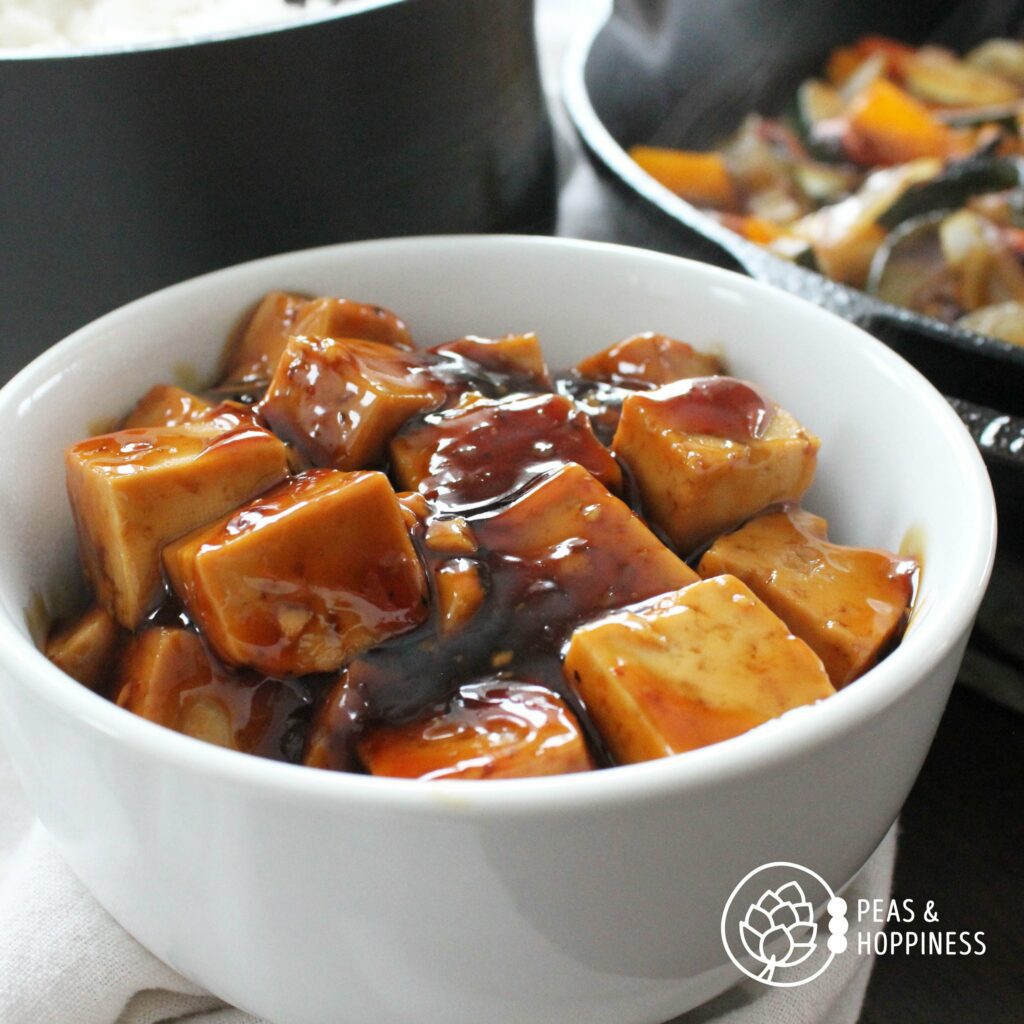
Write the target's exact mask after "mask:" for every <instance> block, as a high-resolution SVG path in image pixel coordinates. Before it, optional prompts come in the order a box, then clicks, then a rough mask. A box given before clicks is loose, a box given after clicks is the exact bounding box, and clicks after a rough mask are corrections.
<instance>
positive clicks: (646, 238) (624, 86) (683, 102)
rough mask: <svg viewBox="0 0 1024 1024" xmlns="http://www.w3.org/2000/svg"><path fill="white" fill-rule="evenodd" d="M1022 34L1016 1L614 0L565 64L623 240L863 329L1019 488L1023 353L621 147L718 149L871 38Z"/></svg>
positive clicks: (569, 96)
mask: <svg viewBox="0 0 1024 1024" xmlns="http://www.w3.org/2000/svg"><path fill="white" fill-rule="evenodd" d="M1022 28H1024V3H1021V2H1020V0H960V2H954V3H949V2H946V3H942V2H938V0H918V2H916V3H914V4H901V3H894V2H892V0H887V2H885V3H882V2H877V0H875V2H861V3H857V4H853V3H846V4H830V3H823V2H822V0H616V3H615V4H614V7H613V9H612V11H611V13H610V15H609V16H608V18H607V20H604V21H603V22H602V23H601V24H599V25H598V26H596V27H595V28H592V29H590V30H588V31H587V32H586V33H584V35H583V36H582V37H581V38H580V39H579V40H578V41H577V45H576V46H575V47H574V48H573V50H572V52H571V53H570V56H569V58H568V62H567V66H566V74H565V99H566V105H567V107H568V109H569V114H570V116H571V117H572V120H573V122H574V124H575V126H576V129H577V131H578V132H579V134H580V136H581V138H582V139H583V142H584V144H585V146H586V148H587V150H588V151H589V153H590V155H591V157H592V158H593V159H594V161H595V163H596V164H597V166H598V169H599V170H600V171H602V172H603V177H604V179H605V181H607V182H608V183H609V184H610V185H611V186H612V190H611V196H610V198H611V199H612V200H613V202H614V204H615V205H614V207H613V217H614V220H615V222H616V227H617V228H618V229H619V231H620V233H621V235H622V236H623V240H626V241H633V242H641V241H642V244H646V245H648V246H649V247H655V248H662V249H666V250H668V251H672V252H677V253H681V254H684V255H693V256H697V257H699V258H701V259H705V260H708V261H709V262H714V263H718V264H720V265H722V266H727V267H731V268H733V269H738V270H742V271H745V272H747V273H748V274H750V275H751V276H753V277H756V278H760V279H761V280H764V281H768V282H770V283H772V284H776V285H779V286H781V287H783V288H786V289H787V290H788V291H791V292H794V293H796V294H798V295H801V296H803V297H804V298H807V299H810V300H811V301H813V302H815V303H816V304H818V305H821V306H825V307H827V308H829V309H831V310H833V311H835V312H837V313H839V314H840V315H842V316H844V317H846V318H847V319H849V320H852V321H854V322H855V323H857V324H859V325H861V326H862V327H864V328H866V329H867V330H868V331H870V332H871V333H872V334H874V335H876V336H877V337H879V338H881V339H882V340H883V341H885V342H887V343H888V344H890V345H891V346H892V347H893V348H895V349H897V350H898V351H900V352H901V353H902V354H903V355H904V356H906V357H907V358H908V359H909V360H910V361H911V362H913V363H915V364H916V365H917V366H918V367H919V368H920V369H921V370H922V371H923V372H925V373H926V374H927V375H928V376H929V377H930V378H931V379H932V380H933V381H934V382H935V383H936V384H937V385H938V386H939V387H940V388H941V389H942V390H943V391H944V392H946V393H947V394H952V395H956V396H958V397H959V399H960V401H959V402H958V403H955V404H956V406H957V408H958V411H959V412H960V413H961V415H962V417H963V418H964V419H965V422H967V424H968V427H969V428H970V429H972V432H973V433H974V434H975V437H976V438H977V439H978V441H979V443H980V444H981V446H982V448H983V450H984V451H985V452H986V455H987V457H988V460H989V464H990V467H992V468H993V469H994V468H995V467H996V466H997V465H998V466H999V467H1002V469H1001V470H1000V472H1003V470H1005V469H1006V467H1011V468H1012V470H1015V471H1016V472H1017V473H1019V474H1020V479H1019V482H1018V483H1017V484H1016V485H1015V489H1016V490H1017V491H1018V492H1019V491H1024V420H1022V419H1019V418H1017V417H1024V349H1022V348H1019V347H1016V346H1014V345H1010V344H1007V343H1005V342H1001V341H997V340H995V339H992V338H985V337H982V336H981V335H977V334H973V333H971V332H968V331H964V330H960V329H957V328H953V327H949V326H947V325H945V324H943V323H940V322H939V321H937V320H934V319H932V318H930V317H924V316H920V315H918V314H915V313H912V312H909V311H907V310H902V309H899V308H897V307H895V306H892V305H890V304H888V303H885V302H881V301H879V300H877V299H874V298H872V297H871V296H868V295H866V294H865V293H863V292H861V291H858V290H856V289H852V288H849V287H846V286H845V285H840V284H836V283H835V282H832V281H829V280H827V279H826V278H824V277H822V276H821V275H820V274H816V273H813V272H812V271H808V270H804V269H803V268H801V267H797V266H794V265H793V264H791V263H789V262H787V261H785V260H782V259H779V258H777V257H775V256H773V255H772V254H771V253H768V252H766V251H765V250H764V249H761V248H760V247H759V246H756V245H754V244H752V243H750V242H747V241H746V240H745V239H743V238H741V237H739V236H738V235H736V234H734V233H733V232H731V231H729V230H727V229H726V228H724V227H722V226H721V225H720V224H719V223H718V222H717V221H715V220H714V219H712V218H711V217H708V216H706V215H705V214H703V213H701V212H700V211H699V210H698V209H696V208H695V207H693V206H691V205H690V204H689V203H687V202H685V201H684V200H682V199H679V198H678V197H677V196H675V195H673V194H672V193H671V192H669V191H668V190H667V189H665V188H663V187H662V186H661V185H659V184H658V183H657V182H655V181H654V180H653V179H652V178H650V177H649V176H648V175H647V174H646V173H644V172H643V171H642V170H641V169H640V168H639V167H638V166H636V164H634V163H633V161H632V160H630V159H629V157H628V156H627V155H626V152H625V149H626V147H628V146H630V145H632V144H634V143H639V142H651V143H654V144H665V145H678V146H684V147H687V146H689V147H693V148H701V147H708V148H710V147H712V146H714V145H715V144H716V143H718V142H720V141H721V139H722V138H724V137H725V136H726V135H728V134H729V132H731V131H732V130H733V129H734V128H735V127H736V126H737V125H738V124H739V122H740V120H741V119H742V118H743V116H744V115H745V114H746V113H748V112H750V111H752V110H757V111H760V112H762V113H765V114H774V113H778V112H779V105H780V104H784V103H786V102H787V101H788V99H789V98H790V97H791V96H792V95H793V93H794V92H795V90H796V87H797V86H798V85H799V84H800V82H801V81H803V79H804V78H806V77H808V76H810V75H812V74H815V73H817V72H818V71H819V69H820V67H821V64H822V62H823V60H824V59H825V57H826V55H827V54H828V52H829V50H831V49H832V48H833V47H835V46H838V45H840V44H842V43H844V42H849V41H852V40H855V39H856V38H858V37H859V36H861V35H864V34H866V33H868V32H875V33H884V34H887V35H892V36H895V37H896V38H899V39H904V40H907V41H908V42H910V43H921V42H925V41H927V40H931V41H935V42H940V43H945V44H947V45H951V46H954V47H956V48H958V49H964V48H967V47H969V46H971V45H973V44H974V43H975V42H978V41H981V40H983V39H987V38H990V37H992V36H1007V35H1012V36H1017V35H1020V34H1021V30H1022ZM972 403H973V405H972ZM978 406H981V407H982V408H978ZM993 409H997V410H1002V411H1003V412H1004V413H1007V414H1010V415H1002V414H1001V413H997V412H993V411H992V410H993ZM993 424H994V425H993ZM1015 439H1016V442H1017V443H1014V441H1015ZM994 475H996V474H995V472H994ZM1018 507H1019V506H1018Z"/></svg>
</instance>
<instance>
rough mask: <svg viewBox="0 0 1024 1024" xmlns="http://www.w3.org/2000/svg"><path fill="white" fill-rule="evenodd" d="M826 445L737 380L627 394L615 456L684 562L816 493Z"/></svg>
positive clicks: (707, 379) (701, 381)
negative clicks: (763, 514) (748, 523)
mask: <svg viewBox="0 0 1024 1024" xmlns="http://www.w3.org/2000/svg"><path fill="white" fill-rule="evenodd" d="M819 447H820V442H819V441H818V439H817V438H816V437H815V436H814V435H813V434H811V433H810V432H809V431H807V430H806V429H804V427H802V426H801V425H800V424H799V423H798V422H797V421H796V420H795V419H794V418H793V416H791V415H790V414H789V413H788V412H786V411H785V410H784V409H780V408H779V407H778V406H776V405H774V404H773V403H772V402H770V401H768V400H767V399H765V398H764V397H763V396H761V395H760V394H759V393H758V392H757V391H756V390H755V389H754V388H753V387H751V386H750V385H749V384H746V383H744V382H743V381H738V380H734V379H733V378H731V377H704V378H696V379H693V380H686V381H680V382H678V383H676V384H669V385H667V386H666V387H662V388H658V389H656V390H654V391H646V392H638V393H637V394H634V395H630V396H629V397H628V398H627V399H626V400H625V402H624V403H623V406H622V417H621V419H620V420H619V426H618V429H617V430H616V432H615V438H614V440H613V441H612V450H613V451H614V452H615V454H616V455H617V456H618V457H619V458H620V459H621V460H622V461H623V462H624V463H625V464H626V465H627V466H628V467H629V469H630V470H631V471H632V473H633V476H634V478H635V480H636V484H637V487H638V488H639V491H640V495H641V498H642V500H643V503H644V509H645V511H646V513H647V516H648V518H649V519H650V520H651V521H652V522H653V523H655V524H656V525H657V526H658V527H659V528H660V529H661V530H663V531H664V532H665V534H666V536H668V538H669V539H670V540H671V541H672V543H673V544H674V545H675V546H676V549H677V550H678V551H680V552H682V553H683V554H689V553H690V552H692V551H694V550H695V549H697V548H699V547H700V546H701V545H702V544H706V543H707V542H708V541H710V540H713V539H714V538H715V537H717V536H718V535H719V534H721V533H724V532H725V531H726V530H729V529H731V528H732V527H734V526H737V525H738V524H739V523H742V522H743V521H744V520H746V519H749V518H750V517H751V516H753V515H756V514H757V513H758V512H760V511H761V510H762V509H764V508H766V507H767V506H769V505H773V504H777V503H782V502H795V501H798V500H799V499H800V497H801V496H802V495H803V493H804V492H805V491H806V490H807V488H808V487H809V486H810V485H811V481H812V480H813V479H814V470H815V466H816V463H817V455H818V448H819Z"/></svg>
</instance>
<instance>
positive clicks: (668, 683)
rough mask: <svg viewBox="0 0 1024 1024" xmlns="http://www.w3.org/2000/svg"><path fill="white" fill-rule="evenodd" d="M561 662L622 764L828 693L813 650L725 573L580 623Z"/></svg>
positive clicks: (699, 743)
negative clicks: (582, 624) (582, 623)
mask: <svg viewBox="0 0 1024 1024" xmlns="http://www.w3.org/2000/svg"><path fill="white" fill-rule="evenodd" d="M563 669H564V673H565V677H566V680H567V681H568V682H569V684H570V685H571V686H573V687H574V688H575V690H576V692H577V693H578V694H579V696H580V698H581V699H582V700H583V703H584V704H585V705H586V708H587V711H588V713H589V714H590V717H591V719H592V720H593V722H594V724H595V725H596V727H597V730H598V732H599V733H600V734H601V737H602V738H603V740H604V742H605V744H606V745H607V747H608V749H609V750H610V751H611V753H612V756H613V757H614V758H615V759H616V760H617V761H618V762H619V763H622V764H631V763H634V762H637V761H650V760H653V759H654V758H658V757H666V756H668V755H669V754H679V753H682V752H684V751H687V750H694V749H696V748H697V747H704V746H707V745H708V744H711V743H717V742H718V741H720V740H724V739H728V738H729V737H732V736H737V735H739V734H740V733H743V732H746V731H747V730H748V729H752V728H754V726H756V725H760V724H761V723H762V722H766V721H768V720H769V719H771V718H775V717H777V716H778V715H781V714H783V713H784V712H786V711H789V710H790V709H792V708H795V707H799V706H801V705H803V704H811V703H813V702H814V701H816V700H820V699H822V698H824V697H828V696H829V695H831V694H832V693H833V692H834V691H833V689H832V685H831V683H829V680H828V676H827V675H826V673H825V669H824V667H823V666H822V664H821V661H820V660H819V659H818V657H817V655H815V654H814V652H813V651H812V650H811V649H810V648H809V647H808V646H807V645H806V644H805V643H804V642H803V640H799V639H797V638H796V637H795V636H793V635H792V634H791V633H790V632H789V630H788V629H787V628H786V626H785V624H784V623H783V622H782V621H781V620H780V619H779V618H777V617H776V616H775V615H774V614H773V613H772V612H771V611H770V610H769V609H768V607H767V606H766V605H764V604H763V603H762V602H761V601H759V600H758V598H757V597H755V596H754V594H753V593H752V592H751V591H750V590H749V589H748V588H747V587H746V586H745V585H744V584H743V583H741V582H740V581H739V580H737V579H736V578H735V577H732V576H716V577H714V578H712V579H708V580H703V581H701V582H699V583H694V584H693V585H692V586H688V587H684V588H683V589H681V590H678V591H676V592H675V593H671V594H663V595H661V596H660V597H655V598H653V599H651V600H649V601H645V602H643V603H640V604H635V605H633V606H632V607H630V608H625V609H622V610H621V611H618V612H613V613H612V614H610V615H607V616H606V617H604V618H601V619H598V620H596V621H594V622H590V623H588V624H586V625H584V626H580V627H579V628H578V629H577V630H576V631H575V632H574V633H573V635H572V640H571V642H570V644H569V648H568V651H567V653H566V656H565V661H564V663H563Z"/></svg>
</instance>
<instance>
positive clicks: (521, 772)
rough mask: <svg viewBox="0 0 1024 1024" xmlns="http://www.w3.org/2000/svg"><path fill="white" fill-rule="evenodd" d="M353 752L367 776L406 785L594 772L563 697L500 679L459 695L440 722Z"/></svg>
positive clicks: (381, 731)
mask: <svg viewBox="0 0 1024 1024" xmlns="http://www.w3.org/2000/svg"><path fill="white" fill-rule="evenodd" d="M358 751H359V756H360V759H361V760H362V761H363V763H364V764H365V765H366V768H367V770H368V771H369V772H370V773H371V774H372V775H388V776H395V777H399V778H405V779H513V778H526V777H530V776H538V775H561V774H564V773H566V772H585V771H589V770H590V769H592V768H593V767H594V764H593V761H592V760H591V757H590V754H589V753H588V751H587V746H586V742H585V741H584V739H583V734H582V732H581V731H580V727H579V724H578V723H577V721H576V718H575V716H574V715H573V714H572V712H571V711H570V710H569V709H568V707H566V705H565V702H564V701H563V700H562V699H561V697H559V696H558V695H557V694H555V693H553V692H552V691H551V690H548V689H546V688H545V687H543V686H538V685H535V684H531V683H522V682H513V681H509V680H504V679H491V680H487V681H486V682H477V683H472V684H468V685H466V686H463V687H461V688H460V690H459V692H458V694H457V695H456V697H455V698H454V700H452V702H451V704H450V705H449V707H448V708H446V709H445V710H444V711H442V712H440V713H439V714H435V715H431V716H429V717H427V718H425V719H422V720H420V721H417V722H413V723H411V724H409V725H403V726H398V727H396V728H377V729H372V730H371V731H370V732H369V733H368V734H367V735H366V736H365V737H364V738H363V739H362V740H361V741H360V742H359V744H358Z"/></svg>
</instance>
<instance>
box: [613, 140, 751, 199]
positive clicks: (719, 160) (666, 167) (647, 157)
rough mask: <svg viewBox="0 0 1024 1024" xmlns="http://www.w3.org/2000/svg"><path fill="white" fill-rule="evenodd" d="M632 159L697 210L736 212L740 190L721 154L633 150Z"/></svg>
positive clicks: (653, 147)
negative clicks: (706, 208) (737, 191)
mask: <svg viewBox="0 0 1024 1024" xmlns="http://www.w3.org/2000/svg"><path fill="white" fill-rule="evenodd" d="M629 155H630V156H631V157H632V158H633V159H634V160H635V161H636V162H637V163H638V164H639V165H640V166H641V167H642V168H643V169H644V170H645V171H646V172H647V173H648V174H649V175H650V176H651V177H652V178H654V179H655V180H657V181H659V182H661V184H662V185H664V186H665V187H666V188H667V189H670V190H671V191H672V192H675V194H676V195H677V196H680V197H681V198H682V199H685V200H686V201H687V202H689V203H693V205H694V206H711V207H713V208H714V209H716V210H732V209H735V208H736V206H737V205H738V196H737V194H736V188H735V186H734V185H733V182H732V177H731V175H730V174H729V169H728V168H727V167H726V165H725V160H724V159H723V157H722V154H721V153H695V152H691V151H688V150H683V149H663V148H660V147H657V146H633V147H632V148H631V149H630V151H629Z"/></svg>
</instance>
